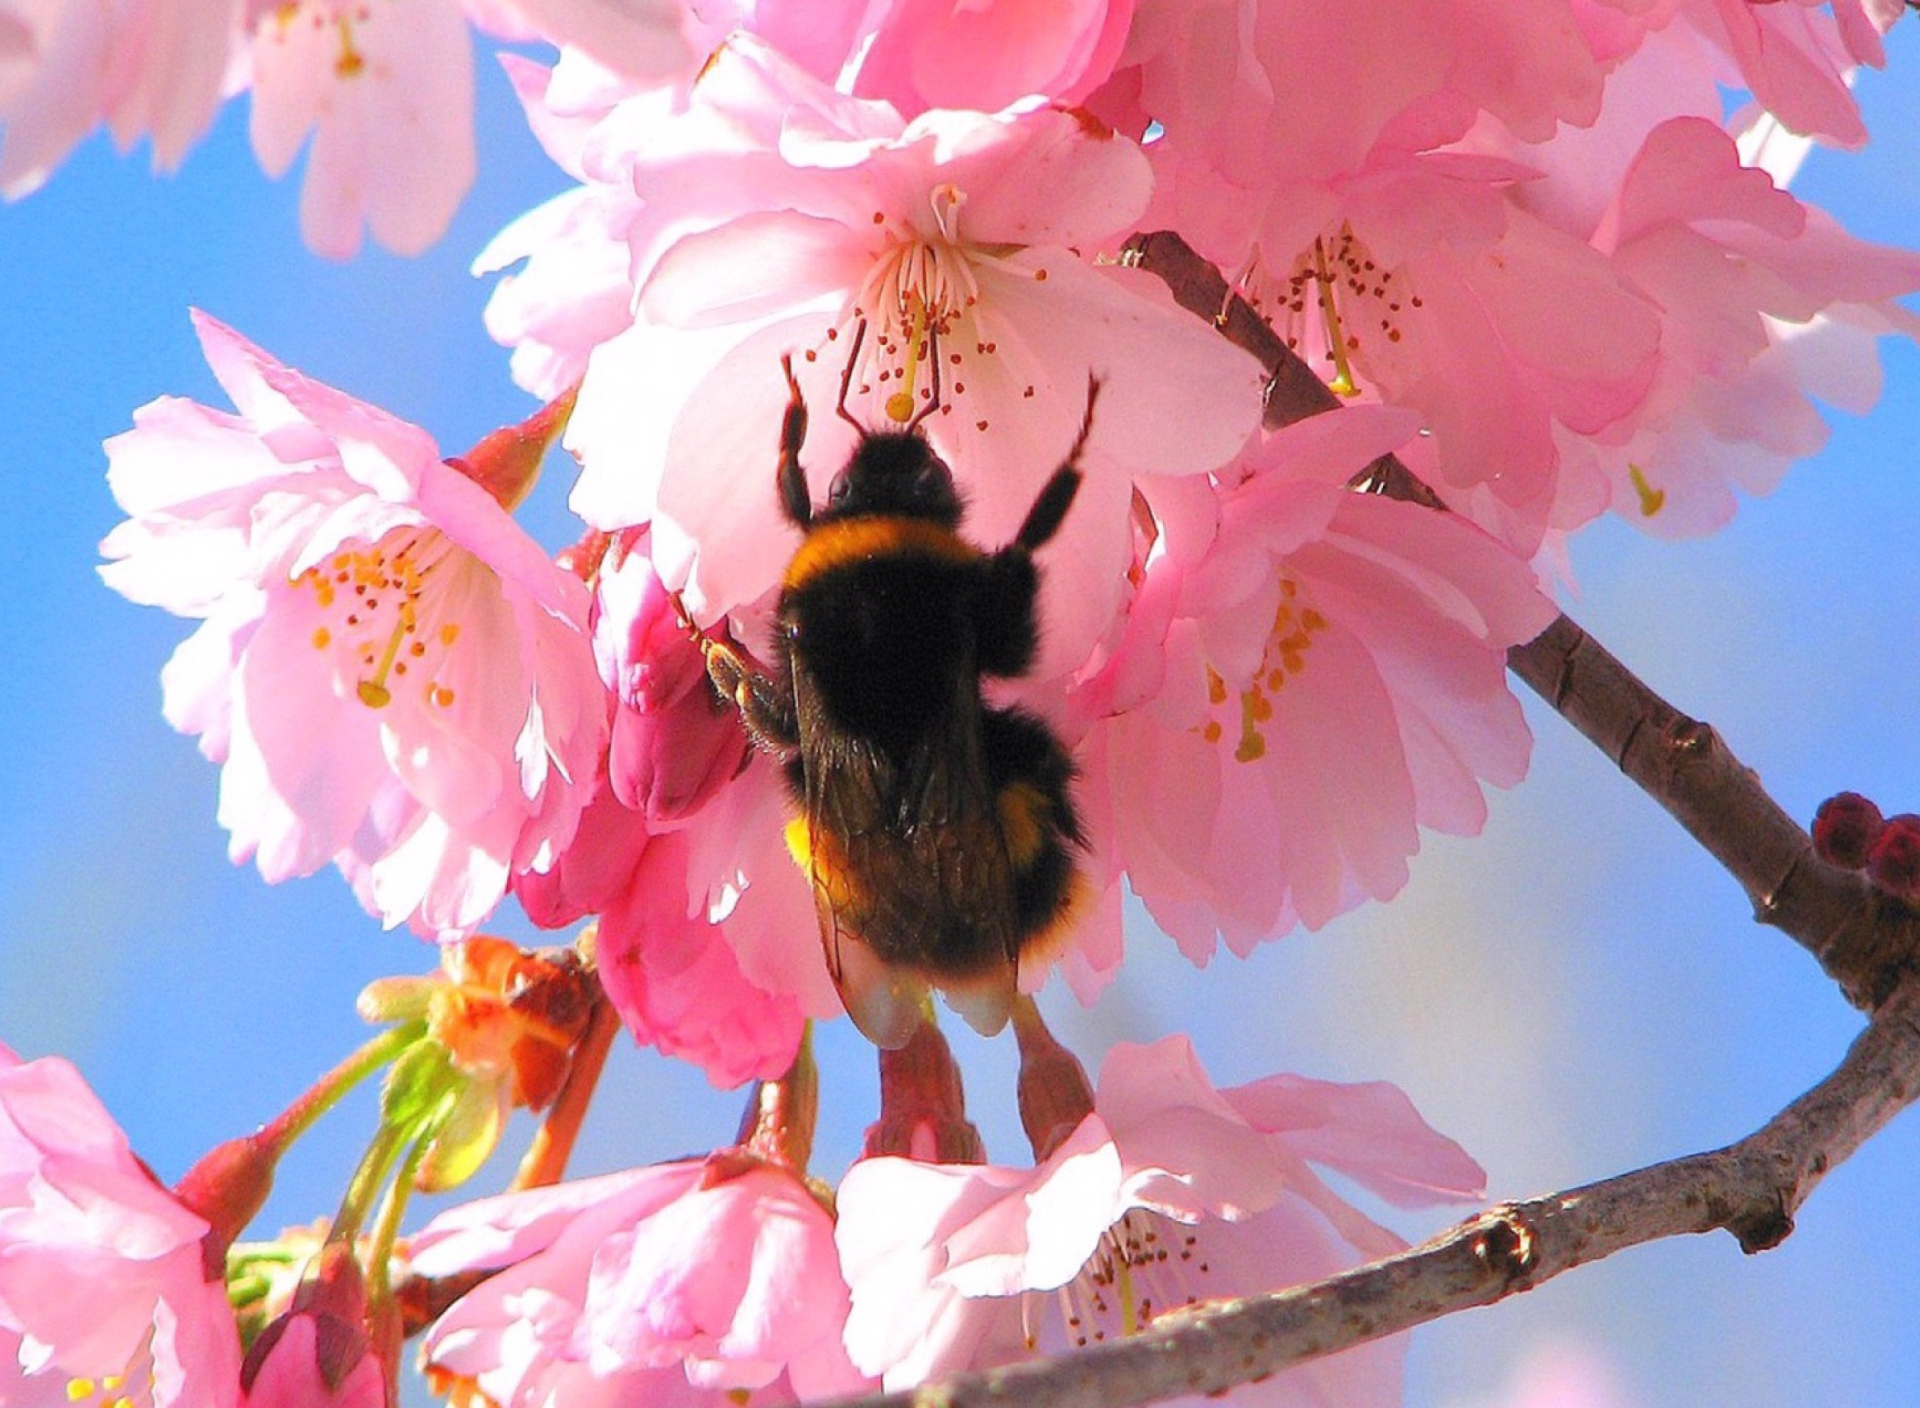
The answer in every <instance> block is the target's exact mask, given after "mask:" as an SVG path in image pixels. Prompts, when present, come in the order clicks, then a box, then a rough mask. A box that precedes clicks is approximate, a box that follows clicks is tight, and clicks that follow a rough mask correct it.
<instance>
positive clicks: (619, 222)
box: [473, 52, 674, 400]
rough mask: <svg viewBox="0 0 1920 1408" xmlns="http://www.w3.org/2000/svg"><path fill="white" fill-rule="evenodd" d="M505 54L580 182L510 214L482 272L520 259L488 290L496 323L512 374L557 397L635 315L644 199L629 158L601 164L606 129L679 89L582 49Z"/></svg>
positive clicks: (555, 148) (637, 116)
mask: <svg viewBox="0 0 1920 1408" xmlns="http://www.w3.org/2000/svg"><path fill="white" fill-rule="evenodd" d="M500 61H501V66H502V67H503V68H504V69H505V70H506V73H507V77H508V79H509V80H510V81H511V82H512V84H513V88H514V92H515V93H516V94H517V95H518V96H519V98H520V103H521V106H522V108H524V109H525V111H526V114H527V121H528V125H529V126H530V127H531V128H532V129H533V134H534V136H535V137H536V138H538V139H539V141H540V144H541V145H542V146H543V147H544V148H545V149H546V152H547V155H548V156H550V157H552V158H553V160H554V162H555V164H557V165H558V166H559V167H560V168H561V169H562V170H563V171H565V172H566V173H567V174H568V175H570V176H572V177H573V178H574V179H576V180H578V181H580V182H582V184H581V185H578V186H575V187H573V188H572V189H571V190H567V191H563V192H561V193H560V194H559V195H557V196H555V197H553V198H552V199H551V200H548V201H545V202H543V203H542V204H540V205H537V206H535V207H534V208H533V209H532V210H530V211H528V212H527V213H526V214H524V215H522V216H520V217H519V218H518V219H516V220H514V221H512V222H511V223H509V224H508V225H507V226H506V227H505V228H504V229H502V230H501V231H500V232H499V233H498V234H497V235H495V236H494V237H493V239H491V240H490V241H488V243H487V246H486V248H485V249H483V250H481V251H480V253H479V254H478V255H477V256H475V258H474V261H473V272H474V273H476V274H491V273H500V272H501V271H503V270H512V272H507V273H502V274H501V277H500V279H499V281H498V283H496V285H495V286H494V291H493V296H492V297H491V298H489V299H488V300H487V311H486V323H487V331H488V332H489V333H490V334H491V335H492V336H493V338H494V340H495V341H497V342H500V343H503V344H505V345H506V346H509V347H511V348H513V379H514V380H515V381H516V382H517V383H518V384H519V385H521V386H523V387H525V388H526V389H527V390H528V391H531V392H532V393H533V394H534V395H536V396H539V397H541V398H542V399H543V400H551V399H552V398H553V397H555V396H558V395H559V394H560V393H561V391H563V390H564V389H565V388H566V387H569V386H572V385H573V384H574V383H576V382H578V381H579V380H580V378H581V377H582V375H583V374H584V373H585V372H586V369H587V356H588V354H589V353H590V352H592V350H593V349H594V348H595V347H597V346H599V345H600V344H601V343H602V342H605V341H606V340H607V339H608V338H610V337H613V336H614V335H616V334H618V333H620V332H622V331H624V330H625V329H626V328H628V327H629V326H631V325H632V323H633V311H632V303H633V280H632V275H631V272H630V264H631V261H632V255H631V253H630V252H629V250H628V248H627V241H626V230H627V226H628V225H629V224H630V223H631V221H632V219H633V216H634V214H635V213H637V211H638V210H639V199H638V197H637V196H636V195H635V194H634V190H633V182H632V179H631V177H630V176H629V175H628V174H627V173H626V171H625V170H624V169H615V170H610V171H604V172H603V171H602V170H601V169H600V168H599V166H598V165H597V164H596V162H595V159H594V153H595V151H596V150H597V149H598V148H599V147H600V146H603V145H605V142H604V141H603V140H602V139H601V138H600V137H599V136H598V135H597V134H598V132H599V129H600V128H601V127H602V126H603V125H605V126H607V127H608V128H609V129H610V130H611V129H613V128H614V127H616V126H618V125H619V124H620V123H622V122H623V121H626V120H635V121H639V122H642V123H645V122H647V121H650V120H655V119H656V118H657V117H658V116H660V115H663V114H664V112H666V111H670V110H671V105H672V103H673V101H674V99H673V95H672V94H671V93H670V92H668V91H667V90H666V89H665V88H656V89H652V90H648V91H644V92H639V93H636V92H635V90H634V87H633V85H631V84H630V83H628V82H626V81H624V80H623V79H621V78H620V77H619V76H618V75H616V74H613V73H610V72H608V71H607V70H605V69H604V68H600V67H599V66H597V65H595V64H593V63H592V62H591V60H589V59H587V58H585V57H584V56H583V55H581V54H579V53H577V52H570V53H568V54H565V55H563V56H562V58H561V60H560V63H559V64H557V65H556V66H554V67H553V68H550V69H549V68H546V67H543V66H542V65H539V64H536V63H534V62H532V61H531V60H530V59H526V58H522V57H521V56H519V55H517V54H502V55H501V56H500ZM663 104H664V105H667V106H665V107H663V106H662V105H663ZM623 107H624V108H626V109H628V112H627V113H626V114H625V115H624V116H622V115H620V114H619V110H620V109H622V108H623ZM634 109H639V110H641V111H640V112H639V113H635V112H634V111H633V110H634ZM515 265H519V266H520V267H519V268H517V269H516V268H514V267H513V266H515Z"/></svg>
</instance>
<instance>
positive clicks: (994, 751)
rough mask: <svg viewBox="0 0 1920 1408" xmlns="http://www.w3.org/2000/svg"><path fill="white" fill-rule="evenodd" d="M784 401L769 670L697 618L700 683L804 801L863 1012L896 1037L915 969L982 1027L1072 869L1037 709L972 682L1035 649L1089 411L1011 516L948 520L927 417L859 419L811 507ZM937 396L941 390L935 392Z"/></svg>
mask: <svg viewBox="0 0 1920 1408" xmlns="http://www.w3.org/2000/svg"><path fill="white" fill-rule="evenodd" d="M782 367H783V369H784V370H785V372H786V378H787V390H788V402H787V408H786V414H785V417H784V420H783V422H782V425H781V434H780V456H779V468H778V473H777V479H776V482H777V488H778V492H779V496H780V505H781V509H782V511H783V513H784V514H785V516H786V518H787V519H788V520H789V521H790V522H791V523H793V524H794V526H795V527H797V528H799V529H800V530H801V532H802V534H803V537H802V539H801V543H800V547H799V549H798V551H796V552H795V553H794V555H793V559H792V561H791V562H789V563H788V565H787V569H786V574H785V577H784V580H783V582H782V586H781V590H780V595H779V601H778V608H777V613H776V621H775V629H774V635H773V646H772V656H773V661H772V669H771V671H770V672H765V673H763V672H761V671H760V670H758V669H757V668H755V666H754V665H752V664H751V663H750V662H749V661H747V660H746V659H745V657H743V656H741V655H740V654H738V653H737V652H736V651H734V650H733V649H732V648H731V647H729V646H727V645H726V644H724V643H722V642H719V641H715V640H712V639H710V638H707V637H704V636H703V637H702V649H703V652H704V654H705V656H706V663H707V672H708V675H709V677H710V678H711V679H712V681H713V683H714V686H715V687H716V688H717V689H718V690H719V692H720V693H721V694H722V695H723V696H724V697H726V698H728V699H730V700H732V701H733V702H734V703H735V704H736V705H737V706H738V708H739V710H740V713H741V716H742V719H743V721H744V723H745V725H746V728H747V732H748V734H749V736H750V737H751V738H752V739H753V741H754V743H755V744H756V745H758V746H759V747H760V748H761V749H762V750H763V751H765V752H767V753H768V754H770V755H771V756H773V757H774V758H775V759H776V760H778V761H780V762H781V763H782V764H783V766H784V767H785V769H786V779H787V784H788V787H789V790H790V791H791V793H792V795H793V798H794V801H795V804H796V808H797V815H796V816H795V817H794V819H793V821H792V822H791V823H790V824H789V825H788V827H787V833H786V835H787V845H788V849H789V850H790V851H791V852H792V854H793V857H794V860H795V861H796V862H797V863H798V864H799V866H800V868H801V869H802V870H803V871H804V872H805V873H806V875H807V877H808V879H809V881H810V882H811V884H812V887H813V899H814V909H815V912H816V914H817V915H818V918H819V922H820V936H821V942H822V944H823V945H824V947H825V950H826V959H827V966H828V969H829V970H830V972H831V973H832V975H833V980H834V984H835V986H836V987H837V988H838V989H839V992H840V996H841V999H842V1001H843V1002H844V1003H845V1005H846V1008H847V1011H848V1013H849V1014H850V1015H851V1016H852V1018H853V1020H854V1023H855V1025H856V1026H858V1027H859V1028H860V1030H861V1031H862V1032H863V1033H865V1034H866V1036H867V1037H868V1038H869V1039H870V1040H872V1041H873V1042H874V1043H875V1044H876V1045H879V1046H882V1047H899V1046H903V1045H905V1044H906V1042H907V1040H908V1039H909V1038H910V1037H911V1036H912V1035H913V1032H914V1030H915V1029H916V1027H917V1026H918V1025H919V1023H920V1021H921V1012H922V1009H923V1007H924V1005H925V1001H926V997H927V989H928V988H929V987H934V988H938V989H940V990H941V991H942V992H944V993H945V995H946V998H947V1001H948V1003H949V1004H950V1005H951V1006H953V1007H954V1008H955V1010H957V1011H959V1012H960V1013H961V1015H962V1016H964V1017H965V1018H966V1019H967V1021H968V1022H969V1023H970V1024H971V1025H973V1026H974V1027H975V1028H976V1029H977V1030H979V1031H980V1032H982V1033H983V1034H986V1035H992V1034H993V1033H995V1032H997V1031H999V1030H1000V1029H1001V1028H1002V1027H1003V1026H1004V1025H1005V1024H1006V1021H1007V1017H1008V1013H1009V1011H1010V1009H1011V1006H1012V1003H1013V1000H1014V997H1015V994H1016V990H1017V988H1016V983H1017V978H1018V972H1019V964H1020V960H1021V957H1022V955H1028V956H1034V955H1037V954H1039V953H1042V952H1044V951H1045V949H1046V947H1047V946H1048V945H1049V944H1050V943H1053V942H1058V941H1059V939H1060V938H1062V937H1064V931H1065V930H1066V928H1067V927H1068V925H1069V921H1070V919H1071V915H1072V911H1073V909H1074V906H1075V903H1076V901H1077V899H1078V896H1079V892H1080V889H1081V886H1082V884H1083V881H1082V879H1081V877H1080V875H1079V870H1078V861H1079V856H1080V853H1081V850H1082V847H1083V837H1082V833H1081V829H1080V822H1079V818H1078V816H1077V815H1076V813H1075V811H1074V806H1073V799H1072V796H1071V784H1072V781H1073V764H1072V762H1071V760H1070V759H1069V758H1068V756H1067V752H1066V749H1065V748H1064V747H1062V746H1061V743H1060V741H1059V740H1058V739H1057V738H1056V737H1055V736H1054V735H1053V733H1052V731H1051V730H1050V729H1049V728H1048V727H1047V725H1046V724H1045V723H1043V722H1042V721H1041V720H1040V719H1038V718H1036V717H1034V716H1033V715H1032V714H1029V713H1026V712H1024V711H1022V710H1020V709H1016V708H1003V707H997V706H994V705H990V704H988V703H987V702H986V701H985V700H984V699H983V698H982V695H981V682H982V681H983V680H984V679H986V678H989V677H993V678H1000V679H1011V678H1015V677H1018V676H1020V675H1023V674H1025V673H1026V672H1027V670H1028V669H1030V668H1031V666H1032V663H1033V658H1034V652H1035V649H1036V646H1037V643H1038V634H1039V632H1038V623H1037V621H1036V618H1035V595H1036V592H1037V590H1038V587H1039V576H1038V572H1037V569H1036V568H1035V565H1034V560H1033V554H1034V552H1035V551H1036V550H1037V549H1039V548H1041V547H1042V546H1044V545H1045V544H1046V543H1047V542H1048V541H1049V540H1050V539H1051V538H1052V537H1053V536H1054V534H1055V532H1057V531H1058V529H1059V527H1060V524H1061V522H1062V521H1063V520H1064V519H1065V517H1066V514H1067V510H1068V509H1069V508H1071V507H1072V505H1073V499H1074V495H1075V493H1076V492H1077V491H1078V489H1079V487H1080V478H1081V475H1080V470H1079V468H1078V460H1079V457H1080V452H1081V450H1082V448H1083V447H1084V446H1085V444H1086V439H1087V433H1088V431H1089V429H1090V428H1091V426H1092V421H1093V405H1094V401H1095V399H1096V397H1097V394H1098V391H1099V384H1098V382H1092V383H1090V384H1089V386H1088V389H1087V411H1086V417H1085V419H1084V420H1083V421H1082V422H1081V426H1080V431H1079V435H1078V437H1077V438H1076V439H1075V440H1074V442H1073V446H1072V448H1071V449H1070V450H1069V451H1068V454H1067V457H1066V460H1065V462H1064V463H1062V464H1061V466H1060V467H1059V468H1058V469H1057V470H1055V471H1054V473H1053V475H1052V477H1051V478H1049V479H1048V481H1047V483H1046V486H1045V487H1044V488H1043V489H1042V490H1041V491H1040V495H1039V497H1038V498H1037V499H1035V501H1034V503H1033V506H1032V508H1031V509H1030V510H1029V511H1028V513H1027V515H1026V520H1025V521H1024V522H1023V523H1022V524H1021V526H1020V530H1019V532H1018V533H1016V534H1015V535H1014V538H1013V541H1012V542H1010V543H1008V544H1007V545H1006V546H1004V547H1001V548H999V549H997V550H994V551H991V552H989V551H986V550H984V549H982V548H979V547H976V546H975V545H974V544H972V543H970V542H968V541H967V540H966V539H964V538H962V537H961V536H960V532H959V529H960V522H961V518H962V516H963V512H964V508H963V504H962V502H961V499H960V495H959V493H958V492H957V491H956V489H955V487H954V483H953V473H952V471H951V470H949V469H948V467H947V466H946V464H944V463H943V462H942V461H941V459H940V458H939V456H938V455H936V454H935V453H934V452H933V448H932V446H930V445H929V444H928V443H927V440H926V438H925V436H924V435H923V434H922V433H921V431H920V428H919V422H920V421H921V420H922V419H924V418H925V415H926V414H927V410H930V409H931V406H929V407H927V408H926V410H923V411H922V412H921V413H920V415H918V416H916V417H914V419H913V420H911V421H910V422H909V423H908V424H907V425H906V426H905V427H904V428H902V429H900V430H888V431H870V430H868V429H866V428H865V427H863V426H861V425H860V424H859V423H858V422H857V421H855V420H854V419H853V417H852V416H850V415H849V414H848V413H847V410H846V396H845V387H844V385H843V387H842V395H841V401H840V405H839V408H838V412H839V414H840V416H841V417H842V418H843V419H845V420H847V421H848V423H849V424H852V425H853V426H854V429H855V430H856V431H858V432H859V434H860V442H859V445H858V447H857V448H856V449H855V450H854V452H853V455H852V458H851V459H850V460H849V461H848V462H847V465H846V467H845V468H844V469H842V470H841V471H840V472H839V473H838V474H836V475H835V476H834V478H833V481H832V483H831V485H830V487H829V488H828V491H827V502H826V504H825V505H824V506H823V507H821V508H818V509H816V508H815V507H814V505H813V502H812V499H811V496H810V494H809V491H808V487H807V478H806V474H805V471H804V470H802V468H801V466H800V447H801V444H802V443H803V442H804V440H805V439H806V432H807V407H806V402H805V401H804V399H803V398H802V396H801V393H800V387H799V384H798V382H796V381H795V379H794V375H793V367H792V364H791V362H790V360H788V359H783V360H782ZM935 399H936V401H937V399H938V398H937V395H936V397H935Z"/></svg>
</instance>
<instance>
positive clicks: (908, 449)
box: [816, 431, 962, 529]
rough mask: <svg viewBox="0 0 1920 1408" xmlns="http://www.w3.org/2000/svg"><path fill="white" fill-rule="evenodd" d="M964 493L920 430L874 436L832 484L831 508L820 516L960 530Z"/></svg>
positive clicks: (866, 438)
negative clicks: (892, 517) (877, 517)
mask: <svg viewBox="0 0 1920 1408" xmlns="http://www.w3.org/2000/svg"><path fill="white" fill-rule="evenodd" d="M961 508H962V505H961V502H960V494H959V492H958V491H957V490H956V489H955V488H954V487H953V471H952V470H950V469H948V468H947V466H946V465H945V463H943V462H942V460H941V459H940V457H939V456H938V455H936V454H934V452H933V447H932V446H930V445H928V444H927V442H926V441H925V440H924V439H922V438H921V437H920V435H919V433H918V432H914V431H881V432H877V433H875V432H869V433H868V434H866V435H864V436H862V437H861V440H860V447H859V448H858V449H857V450H855V451H854V452H853V458H852V459H850V460H848V461H847V467H846V468H845V469H843V470H841V471H840V472H839V473H838V474H836V475H834V476H833V482H832V483H831V484H829V485H828V486H827V504H826V507H825V508H823V509H822V510H821V511H820V513H819V514H818V515H816V517H817V518H826V519H834V518H851V517H853V516H854V515H856V514H865V513H881V514H896V515H898V516H900V517H903V518H922V519H925V520H927V521H928V522H930V523H937V524H939V525H940V526H941V527H943V528H947V529H953V528H957V527H959V526H960V513H961Z"/></svg>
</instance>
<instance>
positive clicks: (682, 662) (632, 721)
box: [593, 532, 749, 828]
mask: <svg viewBox="0 0 1920 1408" xmlns="http://www.w3.org/2000/svg"><path fill="white" fill-rule="evenodd" d="M623 536H624V541H623V542H621V543H617V544H616V545H615V546H614V548H613V549H612V551H610V552H609V554H608V558H607V560H606V561H605V562H604V563H603V565H602V567H601V570H600V572H599V574H598V576H597V578H596V592H595V599H594V627H593V641H594V653H595V655H596V657H597V658H598V660H599V662H600V674H601V678H602V679H604V680H605V681H606V682H607V684H608V687H609V688H610V689H611V690H612V691H613V697H614V716H613V741H612V745H611V749H610V752H609V756H608V770H609V773H610V776H611V780H612V784H613V791H614V795H615V796H617V797H618V798H619V799H620V800H621V801H622V802H623V803H625V804H626V805H627V806H630V807H633V808H635V809H637V810H638V811H640V812H641V813H642V814H643V815H644V816H645V817H646V818H647V820H648V822H649V824H651V825H652V826H654V827H656V828H659V827H665V826H670V825H672V824H673V823H674V822H676V821H678V820H681V819H683V818H685V817H689V816H691V815H692V814H693V813H695V812H697V811H698V810H699V809H700V808H701V807H702V806H704V805H705V804H706V803H707V801H708V800H709V799H710V798H711V797H712V796H713V795H714V793H715V792H717V791H718V790H719V789H720V788H721V787H723V786H724V785H726V783H728V782H729V781H731V780H732V779H733V777H734V776H735V775H736V774H738V773H739V772H740V770H741V769H742V768H744V767H745V766H746V764H747V758H748V754H749V746H748V743H747V737H746V732H745V730H743V729H742V728H741V727H740V719H739V716H738V714H737V713H736V712H735V711H734V709H733V708H732V706H731V705H729V704H727V703H725V702H723V701H722V700H721V699H720V698H719V696H718V695H716V694H715V693H714V690H713V687H712V685H711V684H709V683H708V680H707V667H706V660H705V657H704V656H703V655H702V653H701V650H700V646H699V644H698V643H697V642H696V641H695V639H694V637H693V634H692V629H691V627H690V626H689V625H688V624H687V622H686V621H685V620H683V619H682V618H681V616H680V614H679V611H678V609H677V608H676V607H675V605H674V602H673V598H672V595H671V593H669V592H668V591H667V589H666V586H665V585H664V584H663V583H662V582H661V581H660V578H659V575H658V574H657V573H656V572H655V571H654V568H653V563H652V561H651V559H650V558H649V557H648V556H647V553H646V535H645V533H644V532H641V533H638V534H627V535H623Z"/></svg>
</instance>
